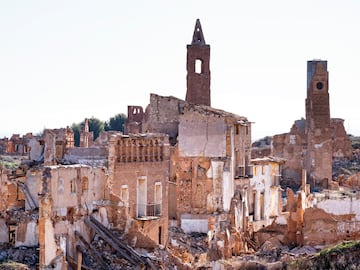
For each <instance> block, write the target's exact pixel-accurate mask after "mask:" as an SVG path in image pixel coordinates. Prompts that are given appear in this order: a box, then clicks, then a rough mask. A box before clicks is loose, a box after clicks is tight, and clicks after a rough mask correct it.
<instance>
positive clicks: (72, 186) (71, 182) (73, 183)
mask: <svg viewBox="0 0 360 270" xmlns="http://www.w3.org/2000/svg"><path fill="white" fill-rule="evenodd" d="M70 192H71V193H75V192H76V186H75V181H74V180H71V181H70Z"/></svg>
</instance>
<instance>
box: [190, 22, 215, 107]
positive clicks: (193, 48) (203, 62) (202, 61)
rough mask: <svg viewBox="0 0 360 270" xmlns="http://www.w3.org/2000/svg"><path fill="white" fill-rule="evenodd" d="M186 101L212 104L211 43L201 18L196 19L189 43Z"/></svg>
mask: <svg viewBox="0 0 360 270" xmlns="http://www.w3.org/2000/svg"><path fill="white" fill-rule="evenodd" d="M186 69H187V78H186V79H187V92H186V101H187V102H189V103H193V104H200V105H207V106H211V103H210V45H207V44H206V43H205V38H204V34H203V32H202V29H201V24H200V20H199V19H197V20H196V24H195V29H194V34H193V38H192V42H191V44H190V45H187V63H186Z"/></svg>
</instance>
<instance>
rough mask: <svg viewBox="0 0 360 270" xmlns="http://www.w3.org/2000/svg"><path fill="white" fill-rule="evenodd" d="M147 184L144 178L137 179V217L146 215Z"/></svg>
mask: <svg viewBox="0 0 360 270" xmlns="http://www.w3.org/2000/svg"><path fill="white" fill-rule="evenodd" d="M146 195H147V184H146V179H145V178H139V179H138V181H137V217H145V216H146V214H147V213H146V206H147V205H146V202H147V196H146Z"/></svg>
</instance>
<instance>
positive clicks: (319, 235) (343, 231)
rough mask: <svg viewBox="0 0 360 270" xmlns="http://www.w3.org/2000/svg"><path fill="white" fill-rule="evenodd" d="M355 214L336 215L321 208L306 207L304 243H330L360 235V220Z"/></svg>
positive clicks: (355, 237) (356, 237)
mask: <svg viewBox="0 0 360 270" xmlns="http://www.w3.org/2000/svg"><path fill="white" fill-rule="evenodd" d="M353 217H354V215H353V214H344V215H335V214H331V213H328V212H326V211H324V210H323V209H320V208H309V209H306V211H305V214H304V228H303V235H304V240H303V241H304V242H303V243H304V244H305V245H312V246H315V245H329V244H334V243H337V242H339V241H342V240H351V239H352V240H354V239H358V237H359V236H360V222H359V221H355V220H354V219H353Z"/></svg>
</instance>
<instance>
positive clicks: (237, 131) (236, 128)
mask: <svg viewBox="0 0 360 270" xmlns="http://www.w3.org/2000/svg"><path fill="white" fill-rule="evenodd" d="M235 134H236V135H239V125H235Z"/></svg>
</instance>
